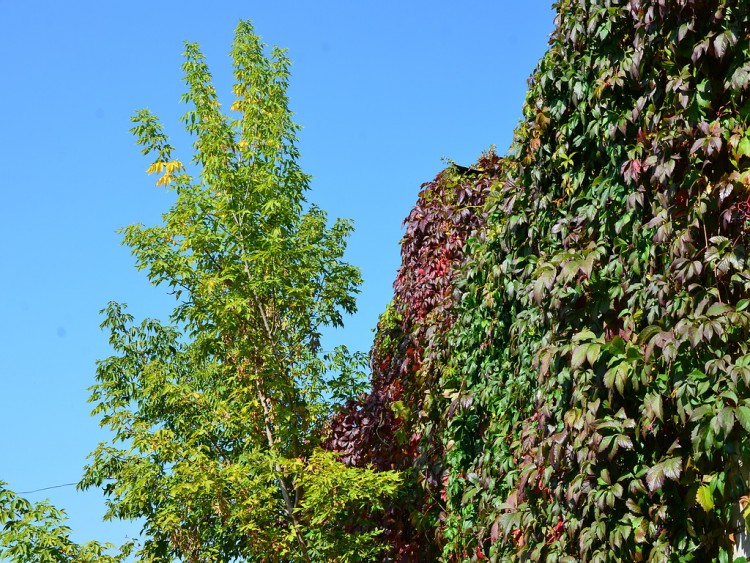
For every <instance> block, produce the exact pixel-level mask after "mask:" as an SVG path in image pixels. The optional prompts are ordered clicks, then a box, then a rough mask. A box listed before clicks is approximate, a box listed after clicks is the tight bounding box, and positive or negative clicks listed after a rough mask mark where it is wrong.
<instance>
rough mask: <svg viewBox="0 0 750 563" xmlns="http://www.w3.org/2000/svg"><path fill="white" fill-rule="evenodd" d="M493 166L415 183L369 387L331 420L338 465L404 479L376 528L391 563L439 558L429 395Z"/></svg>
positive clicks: (432, 398) (439, 465) (438, 472)
mask: <svg viewBox="0 0 750 563" xmlns="http://www.w3.org/2000/svg"><path fill="white" fill-rule="evenodd" d="M501 164H502V161H501V159H499V158H498V157H497V156H496V155H495V154H494V153H488V154H486V155H483V156H482V158H480V159H479V161H478V162H477V163H476V165H474V166H473V167H472V168H464V167H461V166H457V165H450V166H449V167H448V168H446V169H445V170H443V171H442V172H441V173H440V174H438V176H437V177H436V178H435V180H433V181H432V182H428V183H426V184H424V185H423V186H422V190H421V192H420V194H419V199H418V201H417V203H416V205H415V207H414V208H413V209H412V211H411V213H410V214H409V216H408V217H407V218H406V220H405V221H404V225H405V234H404V238H403V240H402V251H401V255H402V264H401V267H400V268H399V270H398V274H397V277H396V281H395V283H394V297H393V301H392V302H391V304H390V305H389V306H388V309H387V310H386V312H385V313H384V314H383V315H382V316H381V319H380V322H379V325H378V330H377V334H376V337H375V343H374V346H373V349H372V354H371V364H372V389H371V391H370V392H369V393H368V394H367V396H366V397H364V399H362V400H360V401H358V402H351V403H350V404H349V408H348V409H347V410H346V411H345V412H344V413H342V414H341V415H339V416H338V417H336V418H335V419H334V420H333V422H332V429H331V435H330V437H329V440H328V446H329V447H330V448H331V449H333V450H335V451H338V452H341V453H342V459H344V460H345V461H346V462H347V463H349V464H351V465H356V466H360V467H366V466H369V465H372V466H374V467H375V468H377V469H379V470H386V469H399V470H401V471H403V472H404V474H405V475H407V476H408V477H409V479H408V483H409V484H408V485H407V486H405V487H404V489H403V491H402V495H401V497H400V498H399V499H398V500H397V501H396V502H394V503H392V505H391V506H390V509H389V510H388V511H387V513H386V514H385V516H384V522H382V523H380V525H381V526H382V527H384V528H385V529H386V531H387V535H388V543H389V545H390V546H391V556H392V557H394V558H396V559H397V560H408V561H411V560H417V559H419V558H420V557H422V558H424V557H428V558H430V557H432V558H435V557H437V555H438V553H439V551H438V545H439V544H438V542H436V535H435V530H436V529H437V528H438V519H439V516H440V513H441V511H442V509H443V507H442V499H441V488H442V479H443V471H444V464H443V451H442V445H441V443H440V432H439V429H440V427H441V425H440V412H439V410H436V409H437V407H438V405H439V402H438V400H437V399H438V397H437V396H436V395H435V393H436V392H437V389H438V387H437V382H438V380H439V373H440V369H441V366H443V365H444V364H445V357H444V356H443V354H444V352H445V339H446V336H447V333H448V329H449V328H450V326H451V324H452V323H453V320H454V315H453V307H454V302H453V297H452V296H453V279H454V272H455V266H456V265H457V264H460V263H461V262H462V260H463V255H464V254H463V248H464V244H465V241H466V240H467V239H468V238H469V237H471V236H472V235H473V234H474V233H475V232H476V231H477V229H478V228H479V227H480V226H481V225H482V223H483V215H482V210H483V204H484V200H485V197H486V195H487V193H488V192H489V190H490V187H491V185H492V184H493V183H494V182H496V181H497V179H498V178H499V174H500V169H501Z"/></svg>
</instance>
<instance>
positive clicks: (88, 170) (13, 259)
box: [0, 0, 553, 543]
mask: <svg viewBox="0 0 750 563" xmlns="http://www.w3.org/2000/svg"><path fill="white" fill-rule="evenodd" d="M239 19H250V20H251V21H252V22H253V23H254V25H255V28H256V32H257V33H258V34H260V35H261V36H262V37H263V39H264V41H265V42H266V43H268V44H275V45H278V46H280V47H285V48H287V49H288V50H289V57H290V58H291V60H292V80H291V88H290V92H289V95H290V99H291V108H292V110H293V111H294V112H295V114H296V121H297V122H298V123H300V124H301V125H302V126H303V130H302V132H301V136H300V145H299V146H300V150H301V152H302V167H303V169H304V170H305V171H306V172H307V173H309V174H311V175H312V176H313V183H312V188H313V189H312V192H311V193H310V194H309V200H310V201H313V202H315V203H317V204H319V205H320V206H321V207H323V208H324V209H326V210H327V211H328V212H329V214H330V215H331V216H332V217H349V218H352V219H354V221H355V227H356V232H355V234H354V235H353V237H352V238H351V242H350V252H349V255H348V257H349V260H350V261H351V262H352V263H354V264H356V265H358V266H359V267H360V268H362V272H363V277H364V280H365V282H364V286H363V288H362V293H361V295H360V298H359V313H358V314H357V315H356V316H355V317H353V318H351V319H350V320H349V322H348V324H347V327H346V329H345V330H343V331H339V332H338V333H337V334H335V335H329V339H330V340H331V342H332V343H333V342H334V341H335V342H340V341H343V342H345V343H346V344H348V345H349V346H350V347H352V348H356V349H361V350H368V349H369V346H370V343H371V339H372V332H371V330H372V328H373V327H374V326H375V324H376V321H377V317H378V314H379V313H380V312H382V310H383V309H384V307H385V304H386V303H387V302H388V300H389V299H390V297H391V295H392V287H391V284H392V282H393V279H394V277H395V272H396V268H397V267H398V264H399V261H400V259H399V247H398V241H399V239H400V237H401V234H402V230H401V222H402V220H403V218H404V217H405V216H406V215H407V214H408V212H409V209H410V208H411V206H412V205H413V204H414V202H415V200H416V197H417V193H418V191H419V186H420V184H422V183H423V182H426V181H429V180H431V179H432V178H433V177H434V176H435V174H436V173H437V172H438V171H439V170H441V169H442V168H443V167H444V163H443V161H442V160H441V159H443V158H448V159H451V160H454V161H456V162H458V163H460V164H464V165H468V164H471V163H472V162H474V161H475V160H476V158H477V157H478V156H479V154H480V153H481V152H482V151H485V150H487V149H488V148H489V147H490V145H496V146H497V147H498V151H499V152H500V153H504V152H505V151H506V149H507V147H508V145H509V143H510V140H511V136H512V132H513V128H514V127H515V125H516V123H517V122H518V119H519V118H520V115H521V106H522V103H523V97H524V94H525V91H526V80H527V78H528V76H529V75H530V74H531V72H532V70H533V68H534V66H535V65H536V62H537V61H538V59H539V58H540V57H541V56H542V54H543V53H544V50H545V48H546V45H547V39H548V37H549V34H550V32H551V31H552V28H553V12H552V9H551V3H550V2H547V1H543V0H526V1H525V2H510V1H507V0H500V1H496V2H481V1H472V0H468V1H466V2H462V3H460V4H459V3H456V2H448V1H442V0H438V1H432V2H426V1H421V0H414V1H411V0H401V1H391V0H381V1H378V2H370V1H361V2H344V1H343V0H339V1H327V0H318V1H316V2H310V1H302V0H299V1H275V2H271V1H266V2H257V1H255V0H246V1H245V2H229V1H217V2H213V3H211V4H210V7H209V4H208V3H206V2H197V1H192V0H185V1H183V2H179V3H178V2H173V1H164V2H144V1H142V0H131V1H130V2H101V1H99V2H90V1H74V2H52V1H50V0H48V1H42V2H39V1H33V0H25V1H23V2H21V1H14V0H0V61H1V62H0V68H1V69H2V82H1V84H2V88H1V89H0V106H1V107H2V109H3V118H2V125H1V126H0V169H1V170H2V176H0V194H2V200H3V204H2V209H4V210H5V211H4V212H3V217H2V220H0V253H1V254H0V255H1V256H2V263H3V265H2V267H1V268H0V296H2V298H0V314H1V315H2V318H3V319H4V321H5V322H4V323H3V324H2V326H0V352H1V353H0V381H1V382H2V391H1V392H0V413H2V417H3V428H4V430H3V431H2V433H1V434H0V480H3V481H6V482H8V483H9V486H10V488H12V489H14V490H16V491H28V490H32V489H38V488H42V487H48V486H53V485H59V484H63V483H70V482H75V481H77V480H78V478H79V477H80V475H81V468H82V467H83V465H84V464H85V458H86V455H87V453H88V452H90V451H91V450H92V449H93V448H94V447H95V445H96V443H97V442H98V441H100V440H103V439H106V435H105V434H104V433H103V431H101V430H100V429H99V427H98V422H97V420H95V419H94V418H92V417H90V416H89V412H90V410H91V406H90V405H89V404H87V403H86V399H87V397H88V392H87V391H86V389H87V387H88V386H89V385H91V384H92V382H93V378H94V370H95V362H96V360H97V359H101V358H104V357H106V356H107V355H109V350H108V346H107V342H106V336H105V335H104V334H103V333H101V332H100V330H99V328H98V327H99V323H100V322H101V318H100V315H99V314H98V311H99V310H100V309H102V308H103V307H104V306H105V305H106V303H107V302H108V301H109V300H116V301H122V302H126V303H128V304H129V306H130V312H132V313H133V314H135V315H136V317H137V318H140V317H143V316H156V317H161V318H165V317H166V315H167V314H168V311H169V307H170V306H171V305H172V304H173V301H172V298H170V297H169V296H168V295H166V294H165V292H164V291H163V290H161V289H158V288H152V287H150V286H149V284H148V281H147V280H146V279H145V276H144V275H143V274H141V273H138V272H136V271H135V269H134V268H133V260H132V258H131V257H130V255H129V252H128V250H127V249H125V248H124V247H122V246H120V237H119V235H117V234H116V232H115V231H116V230H117V229H118V228H120V227H123V226H125V225H128V224H130V223H134V222H143V223H146V224H153V223H155V222H156V221H158V220H159V218H160V215H161V213H162V212H164V211H166V209H167V207H168V205H169V203H170V196H169V195H168V194H166V193H165V192H164V191H163V190H161V189H158V188H155V187H154V182H153V177H151V178H149V177H148V176H147V175H146V174H145V169H146V167H147V166H148V164H149V163H148V162H147V160H146V159H145V158H144V157H142V156H141V154H140V152H139V150H138V148H137V147H136V146H135V144H134V142H133V139H132V137H131V135H130V133H129V132H128V129H129V127H130V123H129V118H130V116H131V115H132V114H133V112H134V111H135V110H136V109H138V108H142V107H148V108H149V109H151V110H152V111H153V112H154V113H156V114H157V115H158V116H159V117H160V118H161V119H162V122H163V123H164V126H165V129H166V131H167V133H169V134H170V135H171V136H172V137H173V140H174V141H175V142H174V144H175V145H176V146H177V148H178V152H179V155H178V157H179V158H180V159H181V160H182V161H183V162H187V161H189V160H190V154H189V152H188V150H189V146H190V140H189V138H187V137H185V135H184V134H183V132H182V131H181V124H180V123H179V116H180V115H181V114H182V113H183V112H184V111H185V109H186V108H185V107H184V106H182V105H181V104H180V103H179V97H180V95H181V94H182V92H183V84H182V82H181V74H180V64H181V62H182V57H181V53H182V42H183V41H185V40H188V41H191V42H197V43H199V44H201V46H202V48H203V51H204V53H205V54H206V56H207V59H208V63H209V65H210V66H211V69H212V72H213V75H214V78H215V83H216V85H217V88H218V90H219V94H220V97H222V98H223V99H224V100H225V101H229V100H230V87H231V84H232V79H231V74H230V73H231V61H230V59H229V57H228V55H227V53H228V52H229V48H230V42H231V40H232V33H233V30H234V28H235V27H236V25H237V22H238V20H239ZM26 496H27V497H28V498H30V499H32V500H40V499H43V498H49V499H50V500H51V501H52V502H53V503H54V504H55V505H56V506H58V507H59V508H64V509H65V510H66V511H67V512H68V514H69V516H70V521H69V524H70V526H71V527H72V528H73V530H74V537H75V538H76V539H78V540H81V541H85V540H88V539H99V540H103V541H112V542H115V543H120V542H121V541H123V539H124V537H125V535H127V534H128V533H130V534H132V533H134V532H135V531H136V530H137V526H134V525H130V526H129V525H126V524H122V523H102V522H101V515H102V513H103V511H104V508H103V502H102V497H101V495H100V493H99V492H98V491H90V492H87V493H78V492H76V491H75V489H74V488H72V487H63V488H59V489H53V490H48V491H43V492H39V493H33V494H29V495H26Z"/></svg>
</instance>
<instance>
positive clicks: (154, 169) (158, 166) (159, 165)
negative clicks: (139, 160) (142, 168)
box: [146, 161, 164, 174]
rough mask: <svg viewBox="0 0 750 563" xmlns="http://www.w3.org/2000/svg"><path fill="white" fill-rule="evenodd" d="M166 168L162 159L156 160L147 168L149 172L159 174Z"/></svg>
mask: <svg viewBox="0 0 750 563" xmlns="http://www.w3.org/2000/svg"><path fill="white" fill-rule="evenodd" d="M162 170H164V163H163V162H161V161H157V162H154V163H153V164H152V165H151V166H149V167H148V168H147V169H146V173H147V174H158V173H159V172H161V171H162Z"/></svg>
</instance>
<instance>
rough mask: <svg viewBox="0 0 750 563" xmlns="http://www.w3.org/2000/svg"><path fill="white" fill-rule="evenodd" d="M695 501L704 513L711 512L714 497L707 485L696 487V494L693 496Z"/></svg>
mask: <svg viewBox="0 0 750 563" xmlns="http://www.w3.org/2000/svg"><path fill="white" fill-rule="evenodd" d="M695 500H696V502H697V503H698V504H699V505H700V507H701V508H702V509H703V510H704V511H705V512H709V511H711V510H713V507H714V497H713V494H711V487H709V486H708V485H701V486H700V487H698V492H697V493H696V494H695Z"/></svg>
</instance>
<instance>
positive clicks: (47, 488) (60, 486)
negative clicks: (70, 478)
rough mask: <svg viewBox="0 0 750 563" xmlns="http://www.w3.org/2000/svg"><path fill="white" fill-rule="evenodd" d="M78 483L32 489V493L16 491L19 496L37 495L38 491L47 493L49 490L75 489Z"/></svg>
mask: <svg viewBox="0 0 750 563" xmlns="http://www.w3.org/2000/svg"><path fill="white" fill-rule="evenodd" d="M77 484H78V483H63V484H62V485H52V486H51V487H42V488H41V489H34V490H33V491H18V494H19V495H29V494H31V493H38V492H39V491H49V490H50V489H62V488H63V487H75V486H76V485H77Z"/></svg>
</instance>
